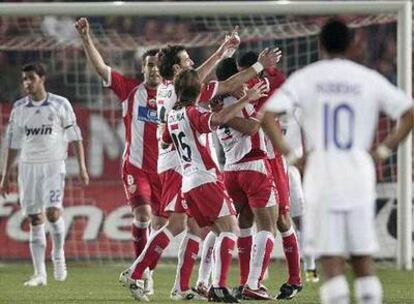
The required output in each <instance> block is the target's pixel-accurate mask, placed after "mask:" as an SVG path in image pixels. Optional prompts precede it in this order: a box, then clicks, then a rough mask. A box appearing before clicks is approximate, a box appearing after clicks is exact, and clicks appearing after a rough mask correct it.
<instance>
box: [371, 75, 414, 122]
mask: <svg viewBox="0 0 414 304" xmlns="http://www.w3.org/2000/svg"><path fill="white" fill-rule="evenodd" d="M378 77H379V80H378V85H377V86H376V92H377V93H378V98H379V105H380V109H381V111H383V112H385V113H386V114H387V115H389V116H390V117H391V118H392V119H394V120H396V119H398V118H399V117H400V116H401V115H402V114H404V112H405V111H407V110H408V109H410V108H411V107H412V106H413V105H414V104H413V101H412V99H410V98H409V97H408V96H407V94H406V93H405V92H404V91H402V90H401V89H399V88H397V87H395V86H394V85H392V84H391V83H390V82H389V81H388V80H387V79H386V78H385V77H384V76H382V75H380V74H378Z"/></svg>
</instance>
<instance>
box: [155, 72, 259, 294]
mask: <svg viewBox="0 0 414 304" xmlns="http://www.w3.org/2000/svg"><path fill="white" fill-rule="evenodd" d="M175 89H176V91H177V95H178V103H177V105H176V106H175V108H174V109H173V110H172V111H171V112H170V113H169V115H168V129H166V130H165V131H164V134H163V138H162V139H163V142H165V143H167V144H168V143H174V146H175V148H176V153H177V155H178V157H179V158H180V163H181V169H182V174H183V187H182V192H183V194H184V197H185V199H186V202H187V205H188V209H189V211H190V213H191V215H192V216H194V218H195V220H196V221H197V223H198V224H199V225H200V226H211V227H212V229H213V230H214V231H215V232H216V233H217V234H218V239H217V241H216V245H215V256H216V263H215V266H214V270H213V285H212V287H211V289H210V291H209V300H216V301H217V300H222V301H225V302H238V300H237V299H236V298H234V297H232V296H231V295H230V293H229V291H228V290H227V288H226V283H227V282H226V281H227V273H228V271H229V268H230V264H231V254H230V253H231V251H232V250H233V248H234V245H235V239H236V236H235V234H234V233H235V232H236V230H237V226H236V221H235V217H234V214H235V210H234V209H233V205H232V203H231V201H230V199H229V197H228V195H227V193H226V190H225V188H224V184H223V182H222V178H221V174H220V172H219V171H218V168H217V167H216V165H215V163H214V161H213V160H212V158H211V156H210V153H209V151H208V149H207V148H206V147H205V146H203V145H202V144H201V143H200V136H201V134H203V133H210V132H211V131H213V130H214V129H215V128H217V127H218V126H219V125H222V124H224V123H226V122H227V121H229V120H230V119H231V118H233V117H234V116H235V115H237V113H238V112H240V111H241V109H242V108H243V107H244V106H245V105H246V104H247V102H248V101H249V100H252V101H254V100H257V99H259V98H260V97H261V96H263V92H264V90H265V89H266V87H265V86H264V85H262V86H260V85H257V86H255V87H254V88H252V89H250V90H249V91H247V92H246V95H245V96H243V97H242V98H241V99H240V100H239V101H238V102H236V103H234V104H233V105H230V106H229V107H227V108H225V109H223V110H222V111H220V112H218V113H211V112H207V111H200V110H199V109H197V108H196V107H195V103H196V100H197V97H198V95H199V92H200V89H201V84H200V82H199V78H198V75H197V73H196V72H195V71H194V70H187V71H183V72H182V73H180V74H179V75H178V77H177V79H176V81H175Z"/></svg>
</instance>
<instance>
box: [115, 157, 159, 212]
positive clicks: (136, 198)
mask: <svg viewBox="0 0 414 304" xmlns="http://www.w3.org/2000/svg"><path fill="white" fill-rule="evenodd" d="M122 181H123V184H124V190H125V194H126V197H127V199H128V203H129V204H130V205H131V207H132V209H134V208H135V207H138V206H142V205H150V206H151V209H152V214H154V215H155V216H163V217H165V216H166V214H164V213H163V212H162V209H161V204H160V197H161V182H160V179H159V176H158V174H157V173H156V172H150V171H146V170H142V169H140V168H137V167H135V166H134V165H132V164H130V163H128V162H125V163H124V164H123V166H122Z"/></svg>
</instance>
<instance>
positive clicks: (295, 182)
mask: <svg viewBox="0 0 414 304" xmlns="http://www.w3.org/2000/svg"><path fill="white" fill-rule="evenodd" d="M300 119H301V114H300V110H299V109H298V108H296V109H295V110H294V112H293V113H291V114H284V115H280V116H279V122H280V127H281V130H282V133H283V134H284V136H285V140H286V142H287V143H288V145H289V147H291V148H292V149H293V150H294V151H295V154H296V155H297V156H298V157H302V155H303V143H302V130H301V128H300V124H299V122H300ZM288 176H289V194H290V216H291V217H292V220H293V222H294V223H295V227H296V229H297V232H298V239H299V243H300V244H301V247H302V248H301V249H302V251H303V237H302V233H301V231H302V225H303V223H302V222H303V221H302V217H303V206H304V203H305V199H304V197H303V190H302V178H301V173H300V171H299V169H298V168H297V167H296V166H293V165H292V164H290V165H288ZM302 261H303V268H304V270H305V276H306V282H311V283H317V282H319V275H318V272H317V270H316V263H315V257H314V256H313V255H304V254H303V253H302Z"/></svg>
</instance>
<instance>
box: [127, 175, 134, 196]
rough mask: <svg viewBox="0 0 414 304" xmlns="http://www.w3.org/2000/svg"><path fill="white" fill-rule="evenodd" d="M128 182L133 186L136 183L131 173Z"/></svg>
mask: <svg viewBox="0 0 414 304" xmlns="http://www.w3.org/2000/svg"><path fill="white" fill-rule="evenodd" d="M127 184H128V186H131V185H133V184H135V179H134V177H133V176H132V175H131V174H128V175H127ZM134 192H135V191H134Z"/></svg>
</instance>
